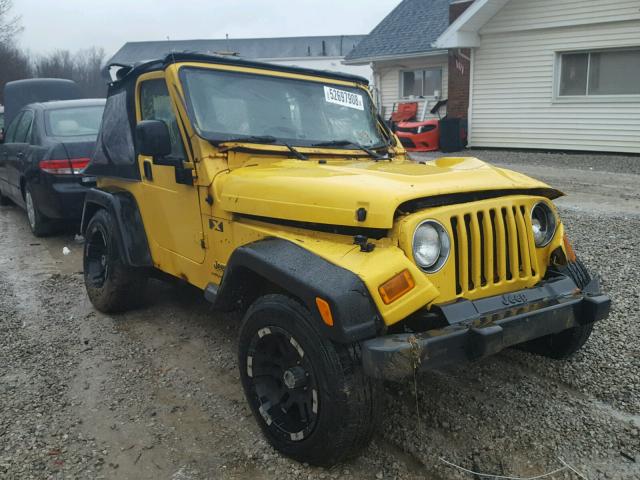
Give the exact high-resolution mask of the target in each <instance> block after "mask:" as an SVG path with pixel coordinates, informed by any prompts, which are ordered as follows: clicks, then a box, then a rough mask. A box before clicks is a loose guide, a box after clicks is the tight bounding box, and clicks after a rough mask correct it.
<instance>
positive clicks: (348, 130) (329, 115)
mask: <svg viewBox="0 0 640 480" xmlns="http://www.w3.org/2000/svg"><path fill="white" fill-rule="evenodd" d="M181 78H182V82H183V85H184V87H185V91H186V94H187V97H188V103H189V110H190V114H191V116H192V117H193V121H194V123H195V125H196V127H197V129H198V132H199V134H200V135H201V136H202V137H204V138H206V139H208V140H211V141H213V142H222V141H225V140H231V139H242V138H243V137H253V140H254V142H256V143H261V142H259V141H258V140H259V137H262V138H265V137H272V138H275V140H276V141H277V142H282V143H289V144H294V145H297V146H312V145H315V144H320V143H330V142H333V141H336V140H340V141H342V142H339V143H340V145H332V146H334V147H335V146H344V147H345V148H347V147H346V146H345V142H344V141H347V142H350V143H352V144H354V145H361V146H364V147H378V146H383V145H384V144H385V138H384V136H383V133H382V132H381V130H380V129H379V127H378V123H377V119H376V116H375V110H374V107H373V105H372V103H371V99H370V97H369V95H368V94H367V92H366V91H365V90H363V89H360V88H356V87H348V86H342V85H335V84H331V83H329V82H326V83H325V82H314V81H304V80H295V79H289V78H281V77H273V76H267V75H253V74H246V73H237V72H223V71H218V70H210V69H199V68H183V69H182V70H181ZM247 141H249V139H247ZM265 143H266V142H265Z"/></svg>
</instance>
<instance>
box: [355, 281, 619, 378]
mask: <svg viewBox="0 0 640 480" xmlns="http://www.w3.org/2000/svg"><path fill="white" fill-rule="evenodd" d="M610 305H611V300H610V299H609V297H607V296H606V295H602V294H601V293H600V286H599V284H598V281H597V280H593V281H592V282H591V283H590V284H589V285H587V286H586V287H585V288H584V289H583V290H582V291H580V290H579V289H578V287H577V286H576V284H575V283H574V282H573V280H571V279H570V278H568V277H565V276H559V277H556V278H554V279H551V280H548V281H546V282H544V283H543V284H541V285H539V286H538V287H535V288H529V289H525V290H521V291H518V292H514V293H510V294H506V295H500V296H497V297H489V298H483V299H480V300H475V301H469V300H461V301H458V302H456V303H452V304H449V305H444V306H440V307H438V308H439V310H440V311H441V314H442V315H443V316H444V318H445V319H446V321H447V323H448V326H446V327H444V328H440V329H436V330H429V331H426V332H422V333H402V334H393V335H387V336H384V337H378V338H373V339H371V340H367V341H365V342H363V343H362V362H363V367H364V370H365V373H366V374H367V375H369V376H372V377H375V378H382V379H389V380H394V379H400V378H403V377H406V376H408V375H410V374H412V373H413V372H414V371H415V370H418V371H421V370H430V369H434V368H439V367H441V366H443V365H446V364H449V363H455V362H461V361H468V360H477V359H480V358H484V357H487V356H489V355H493V354H494V353H498V352H500V351H501V350H504V349H505V348H507V347H510V346H513V345H517V344H519V343H523V342H526V341H528V340H533V339H536V338H539V337H543V336H545V335H550V334H554V333H559V332H561V331H563V330H567V329H569V328H572V327H576V326H579V325H585V324H589V323H593V322H596V321H598V320H602V319H603V318H606V317H607V315H608V314H609V308H610Z"/></svg>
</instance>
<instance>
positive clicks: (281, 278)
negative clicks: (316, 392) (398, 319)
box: [205, 238, 383, 343]
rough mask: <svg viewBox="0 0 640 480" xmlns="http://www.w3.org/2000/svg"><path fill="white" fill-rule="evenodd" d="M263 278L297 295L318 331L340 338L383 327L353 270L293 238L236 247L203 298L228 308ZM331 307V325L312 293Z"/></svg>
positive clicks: (348, 340) (364, 335) (349, 338)
mask: <svg viewBox="0 0 640 480" xmlns="http://www.w3.org/2000/svg"><path fill="white" fill-rule="evenodd" d="M263 280H266V281H267V282H270V283H271V284H275V285H276V286H277V287H279V288H280V289H282V290H284V291H286V292H288V293H290V294H291V295H293V296H295V297H297V298H298V299H299V300H301V301H302V302H303V303H304V305H305V306H306V307H307V308H308V310H309V311H310V312H311V314H312V315H313V317H314V318H315V319H316V321H317V325H318V328H319V330H320V332H321V333H322V334H324V335H326V337H328V338H330V339H331V340H333V341H335V342H339V343H352V342H356V341H360V340H364V339H367V338H372V337H374V336H376V335H377V334H378V333H379V332H380V331H381V329H382V328H383V323H382V320H381V317H380V315H379V313H378V309H377V308H376V306H375V303H374V301H373V299H372V298H371V295H370V294H369V290H368V289H367V287H366V285H365V284H364V282H363V281H362V280H361V279H360V278H359V277H358V276H357V275H356V274H354V273H353V272H351V271H349V270H346V269H344V268H342V267H339V266H337V265H334V264H333V263H331V262H329V261H327V260H325V259H323V258H321V257H320V256H318V255H316V254H314V253H313V252H311V251H309V250H306V249H304V248H302V247H300V246H298V245H296V244H294V243H293V242H290V241H288V240H283V239H280V238H266V239H263V240H258V241H256V242H253V243H250V244H247V245H244V246H241V247H239V248H237V249H236V250H235V251H234V252H233V254H232V255H231V257H230V259H229V262H228V263H227V266H226V268H225V272H224V275H223V278H222V282H221V283H220V285H219V286H216V285H213V284H211V285H209V286H208V287H207V288H206V290H205V298H207V300H209V301H211V302H212V303H213V305H214V308H216V309H220V310H232V309H234V308H235V307H236V306H237V305H238V304H239V303H241V302H242V300H243V299H245V298H249V299H255V298H256V294H257V293H258V292H256V291H255V289H256V288H260V286H261V282H262V281H263ZM317 297H320V298H322V299H324V300H326V301H327V302H328V303H329V306H330V307H331V312H332V316H333V322H334V323H333V326H329V325H327V324H325V322H324V321H323V320H322V317H321V315H320V312H319V311H318V307H317V305H316V298H317Z"/></svg>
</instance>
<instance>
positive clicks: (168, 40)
mask: <svg viewBox="0 0 640 480" xmlns="http://www.w3.org/2000/svg"><path fill="white" fill-rule="evenodd" d="M170 41H171V38H169V35H167V42H170ZM169 53H170V54H171V62H172V63H176V56H175V55H174V48H173V47H171V51H170V52H169Z"/></svg>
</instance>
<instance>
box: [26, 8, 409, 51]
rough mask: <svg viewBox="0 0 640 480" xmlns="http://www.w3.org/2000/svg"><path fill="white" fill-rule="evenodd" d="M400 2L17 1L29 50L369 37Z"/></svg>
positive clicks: (111, 49) (115, 48)
mask: <svg viewBox="0 0 640 480" xmlns="http://www.w3.org/2000/svg"><path fill="white" fill-rule="evenodd" d="M399 2H400V0H374V1H371V0H235V1H234V0H209V1H207V0H178V1H176V0H155V1H152V0H102V1H101V0H57V1H52V0H14V10H15V12H14V13H16V14H18V15H21V16H22V25H23V27H24V32H23V33H22V34H21V35H20V44H21V45H22V46H23V47H24V48H28V49H30V50H31V51H32V52H33V53H47V52H49V51H52V50H55V49H68V50H77V49H80V48H87V47H91V46H97V47H104V49H105V51H106V53H107V55H109V56H110V55H112V54H113V53H115V52H116V51H117V50H118V49H119V48H120V47H121V46H122V45H123V44H124V43H125V42H127V41H136V40H165V39H166V38H167V37H170V38H171V39H172V40H180V39H194V38H224V36H225V34H227V33H228V34H229V36H230V38H234V37H235V38H247V37H248V38H255V37H288V36H303V35H350V34H365V33H369V32H370V31H371V30H372V29H373V27H375V26H376V25H377V24H378V22H380V20H382V18H384V16H385V15H387V13H389V12H390V11H391V10H392V9H393V8H394V7H395V6H396V5H397V4H398V3H399Z"/></svg>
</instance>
